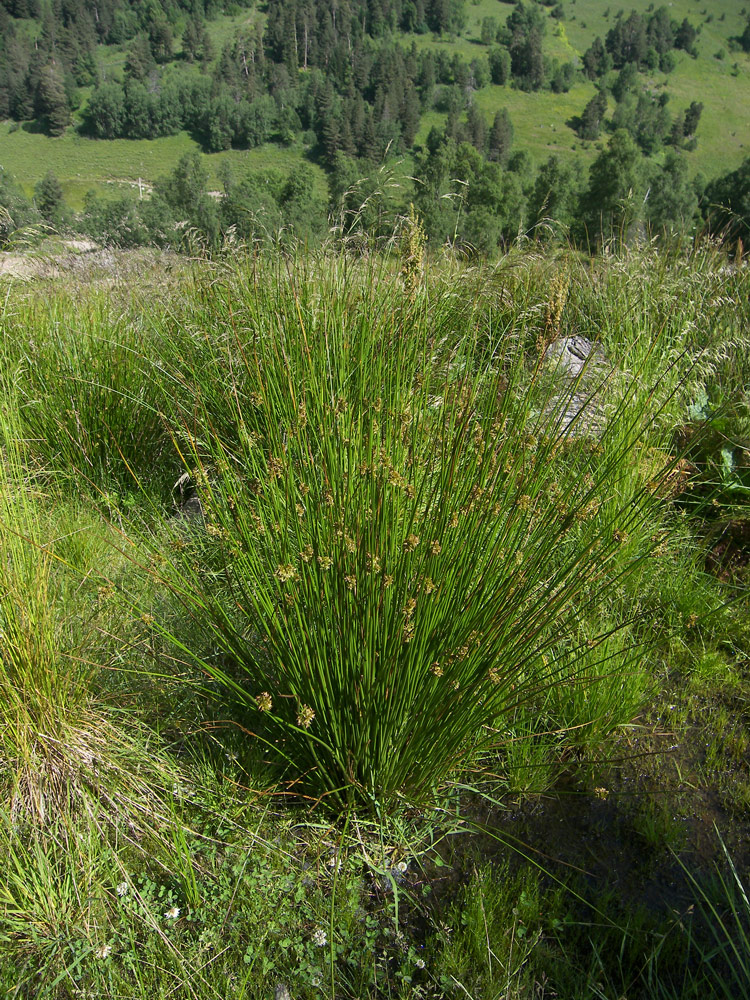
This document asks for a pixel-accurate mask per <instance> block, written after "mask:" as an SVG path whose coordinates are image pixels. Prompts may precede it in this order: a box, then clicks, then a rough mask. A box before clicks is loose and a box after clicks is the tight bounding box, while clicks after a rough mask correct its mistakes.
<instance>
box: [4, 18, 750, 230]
mask: <svg viewBox="0 0 750 1000" xmlns="http://www.w3.org/2000/svg"><path fill="white" fill-rule="evenodd" d="M657 6H658V5H657ZM618 9H619V8H617V7H616V6H609V5H607V4H604V3H601V2H599V0H569V2H568V0H566V3H565V12H566V17H565V19H564V20H562V21H557V20H555V19H553V18H551V17H550V18H549V21H548V27H547V32H546V36H545V40H544V52H545V56H547V57H549V58H552V59H557V60H559V61H561V62H567V61H571V60H572V61H573V62H574V63H575V64H580V58H581V56H582V55H583V53H584V52H585V51H586V49H587V48H588V47H589V45H590V44H591V42H592V41H593V39H594V38H595V37H596V36H597V35H599V36H601V37H602V38H604V37H605V36H606V33H607V31H608V30H609V28H610V27H611V25H612V23H613V21H614V17H615V15H616V13H617V10H618ZM624 9H625V10H626V12H629V11H630V10H636V11H638V12H640V13H642V14H644V15H645V14H647V13H649V12H650V10H651V9H653V4H651V3H650V2H647V0H630V3H629V4H628V5H627V6H626V8H624ZM511 10H512V5H510V4H508V3H501V4H498V3H497V0H479V2H476V3H473V2H472V3H467V5H466V24H465V27H464V29H463V31H462V32H461V34H460V35H456V36H447V35H446V36H443V37H438V36H436V35H433V34H430V33H428V34H408V33H404V34H399V36H398V37H399V39H400V40H401V42H402V43H403V45H405V46H410V45H412V44H415V45H416V46H417V47H418V48H419V49H424V48H432V49H435V50H436V51H444V52H447V53H448V54H449V55H451V56H452V55H454V54H460V55H461V56H462V57H463V58H464V59H467V60H471V59H474V58H477V57H480V56H483V55H484V54H486V52H487V50H488V49H487V46H485V45H483V44H482V43H481V26H482V21H483V20H484V19H485V18H487V17H492V18H495V20H496V21H497V22H498V24H501V23H503V22H504V21H505V19H506V18H507V16H508V14H509V13H510V12H511ZM669 13H670V16H671V17H672V19H673V20H677V21H680V20H681V19H682V18H684V17H687V18H688V19H689V20H690V21H691V23H693V24H694V25H695V26H696V27H697V28H698V29H699V31H700V33H699V35H698V38H697V40H696V48H697V51H698V58H697V59H694V58H692V57H691V56H689V55H687V53H685V52H680V51H677V50H675V52H674V56H675V62H676V65H675V69H674V70H673V71H672V72H671V73H670V74H668V75H666V74H663V73H658V72H657V73H655V74H654V75H653V76H652V77H651V78H649V79H648V80H647V86H649V88H651V89H652V90H654V91H658V90H662V89H664V90H667V91H668V92H669V94H670V98H671V99H670V104H669V110H670V112H671V113H672V114H675V113H676V112H681V111H683V110H684V109H685V108H687V106H688V105H689V104H690V103H691V102H692V101H700V102H702V103H703V105H704V109H703V115H702V118H701V121H700V124H699V128H698V133H697V136H698V142H697V146H696V148H695V149H693V150H689V151H687V152H686V153H685V155H686V157H687V160H688V163H689V166H690V170H691V173H692V174H698V173H702V174H704V175H705V176H706V177H707V178H711V177H713V176H715V175H716V173H717V172H719V170H721V171H726V170H730V169H734V168H735V167H737V166H739V165H740V163H741V162H742V161H743V160H744V159H745V158H746V157H747V156H748V155H750V145H749V143H750V138H749V137H750V111H749V110H748V109H749V108H750V99H749V95H750V54H747V53H744V52H742V51H741V50H738V51H732V50H731V46H730V39H731V38H732V37H735V36H738V35H739V34H741V32H742V30H743V27H744V24H745V14H744V8H742V7H741V6H740V5H739V4H737V3H736V2H734V0H714V2H712V3H711V4H710V5H706V4H703V5H701V2H700V0H675V2H673V3H672V4H670V6H669ZM265 17H266V15H265V12H264V9H263V8H262V7H258V8H256V9H254V10H250V11H244V12H242V13H241V14H238V15H231V16H230V15H222V16H220V17H218V18H216V19H215V20H212V21H210V22H209V23H208V30H209V34H210V35H211V39H212V44H213V47H214V51H215V53H216V55H215V58H214V63H215V62H216V61H217V60H218V58H219V56H220V54H221V50H222V48H223V46H224V45H225V44H226V43H227V42H228V41H230V40H231V39H232V38H233V37H234V36H235V35H236V33H237V31H239V30H241V29H245V28H248V27H252V26H254V25H255V24H256V23H258V24H260V25H261V26H262V25H263V24H264V23H265ZM25 23H26V24H27V25H28V29H29V31H32V32H35V31H38V30H39V25H38V24H37V23H35V22H32V21H29V22H25ZM180 27H181V26H180V25H178V32H177V33H178V35H179V28H180ZM126 49H127V46H126V45H123V46H106V47H105V46H100V49H99V52H100V56H99V63H100V72H101V74H102V76H103V78H104V79H106V78H107V77H108V76H111V75H115V76H121V75H122V71H123V67H124V63H125V57H126ZM176 50H178V46H176ZM210 68H211V67H210V66H209V71H210ZM196 72H198V70H197V69H196ZM594 93H595V89H594V85H593V83H591V82H589V81H587V80H583V79H582V80H578V81H577V82H576V83H575V84H574V86H573V87H572V88H571V89H570V91H569V92H568V93H563V94H554V93H552V92H551V91H548V90H546V91H541V92H537V93H523V92H522V91H520V90H517V89H514V88H513V87H511V86H510V85H508V86H503V87H500V86H494V85H489V86H487V87H484V88H482V89H481V90H479V91H477V92H476V94H475V100H476V102H477V105H478V107H479V108H480V109H481V110H482V112H483V113H484V114H485V116H486V118H487V122H488V124H489V123H491V122H492V119H493V117H494V115H495V113H496V112H497V111H498V110H499V109H501V108H506V109H507V110H508V113H509V114H510V117H511V120H512V122H513V127H514V147H513V148H514V150H527V151H528V152H529V153H530V155H531V158H532V160H533V162H534V164H535V165H536V166H538V165H539V164H541V163H542V162H544V161H545V160H546V159H547V158H548V157H549V156H551V155H552V154H559V155H562V156H564V157H570V156H575V157H577V158H579V159H580V161H581V162H582V163H583V164H584V165H586V166H587V165H588V164H590V163H591V162H592V161H593V160H594V159H595V157H596V156H597V155H598V153H599V151H600V150H601V149H602V148H604V146H605V145H606V141H607V135H606V133H605V134H603V136H602V138H601V139H600V140H599V141H597V142H595V143H594V142H584V141H582V140H580V139H579V138H578V136H577V135H576V133H575V132H574V131H573V129H572V128H571V127H570V126H569V125H568V124H567V123H568V122H570V120H571V119H573V118H574V117H575V116H577V115H580V113H581V112H582V111H583V109H584V107H585V106H586V104H587V102H588V101H589V100H590V99H591V97H592V96H593V95H594ZM81 98H82V101H83V105H84V106H85V102H86V100H87V99H88V91H87V90H86V89H85V88H84V89H82V91H81ZM610 104H611V102H610ZM610 110H611V108H610ZM74 118H75V120H76V124H75V125H74V126H72V127H71V128H70V129H68V131H67V132H66V133H65V135H63V136H60V137H57V138H52V137H50V136H48V135H45V134H43V133H42V132H41V131H37V132H35V131H27V129H26V127H24V126H22V127H20V128H19V127H16V126H14V125H13V124H12V123H11V122H0V166H1V167H2V168H3V169H4V170H5V171H6V172H7V173H9V174H11V175H13V176H14V177H15V178H16V179H17V181H18V182H19V183H20V184H21V186H22V187H23V189H24V191H25V192H26V194H27V195H29V196H31V195H33V190H34V186H35V185H36V184H37V183H38V182H39V181H40V180H41V179H42V178H43V177H44V176H45V175H46V173H47V172H48V171H49V170H51V171H52V172H53V173H54V174H55V175H56V177H57V178H58V179H59V180H60V182H61V184H62V189H63V193H64V196H65V199H66V201H67V202H68V204H69V206H70V207H71V208H72V209H74V210H76V211H79V210H80V209H81V208H82V206H83V199H84V196H85V194H86V192H87V191H89V190H92V189H93V190H95V191H97V192H98V193H100V194H102V193H106V192H108V191H109V192H112V191H116V190H126V189H127V190H135V189H137V181H138V179H139V178H141V179H142V180H143V181H144V182H145V183H146V184H147V185H148V184H152V183H153V182H154V181H155V180H156V179H157V178H158V177H162V176H165V175H166V174H167V173H169V171H170V170H172V169H173V168H174V166H175V164H176V163H177V161H178V160H179V158H180V157H181V156H182V155H184V154H185V153H189V152H194V151H197V152H199V151H200V145H199V143H198V142H197V141H196V140H195V139H194V138H193V137H191V136H190V135H188V134H187V133H181V134H179V135H175V136H169V137H165V138H160V139H154V140H127V139H113V140H93V139H90V138H87V137H85V136H82V135H79V134H78V133H77V132H76V130H75V129H76V126H77V124H78V123H80V109H79V112H77V113H76V115H75V116H74ZM445 120H446V115H445V114H443V113H440V112H438V111H435V110H430V111H427V112H426V113H425V114H424V115H423V116H422V120H421V124H420V129H419V133H418V136H417V141H418V142H422V143H423V142H424V140H425V139H426V137H427V134H428V132H429V129H430V128H431V127H432V126H433V125H442V124H443V123H444V122H445ZM309 154H310V149H309V148H306V147H304V146H303V145H301V144H299V143H298V144H297V145H296V146H294V147H292V148H286V147H282V146H278V145H274V144H267V145H265V146H262V147H260V148H257V149H250V150H228V151H226V152H219V153H211V154H206V153H202V154H201V156H202V160H203V163H204V165H205V167H206V168H207V169H208V171H209V176H210V177H211V179H212V182H215V186H216V187H217V188H218V187H220V185H219V183H218V169H219V166H220V164H221V163H222V162H223V161H224V160H227V159H228V160H229V161H230V162H231V163H232V165H233V166H234V167H235V168H236V170H237V171H238V172H242V171H244V170H247V169H257V170H264V169H269V168H272V169H279V170H281V171H283V172H284V173H288V172H289V171H290V170H291V169H293V168H294V167H295V166H296V165H298V164H299V163H300V162H303V161H305V162H309ZM662 155H663V154H662ZM311 166H312V169H313V170H314V171H315V175H316V185H317V189H318V191H319V193H320V194H326V185H325V174H324V172H323V170H322V169H321V168H320V167H319V166H318V165H317V164H315V163H312V164H311Z"/></svg>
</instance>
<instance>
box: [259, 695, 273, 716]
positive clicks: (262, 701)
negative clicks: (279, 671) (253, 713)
mask: <svg viewBox="0 0 750 1000" xmlns="http://www.w3.org/2000/svg"><path fill="white" fill-rule="evenodd" d="M255 704H256V705H257V706H258V711H259V712H270V711H271V709H272V708H273V699H272V698H271V695H270V694H269V693H268V691H261V693H260V694H259V695H257V697H256V698H255Z"/></svg>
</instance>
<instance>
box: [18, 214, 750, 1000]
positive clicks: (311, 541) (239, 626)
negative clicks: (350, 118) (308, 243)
mask: <svg viewBox="0 0 750 1000" xmlns="http://www.w3.org/2000/svg"><path fill="white" fill-rule="evenodd" d="M357 247H358V250H359V251H361V250H362V244H361V242H360V243H359V244H358V245H357ZM27 264H28V265H29V266H28V268H27V269H26V274H27V277H29V280H28V281H26V282H21V281H17V280H13V279H11V280H10V281H8V280H7V279H6V278H4V277H2V275H0V291H2V296H0V298H1V300H2V303H3V305H2V312H1V313H0V333H1V336H0V345H1V346H0V354H1V357H0V361H2V364H1V365H0V415H1V416H0V448H2V454H3V462H2V464H0V614H1V616H2V617H1V618H0V625H1V627H0V715H1V716H2V718H3V726H2V728H1V729H0V859H2V864H3V872H4V874H3V879H2V880H0V942H2V949H1V950H0V987H2V988H3V989H4V990H5V991H7V992H8V994H9V995H12V996H18V997H29V998H30V997H32V996H33V997H34V998H44V1000H68V998H71V1000H72V998H73V997H80V996H81V995H88V996H96V997H98V998H101V1000H115V998H120V997H123V996H127V997H131V998H139V1000H140V998H143V1000H146V998H148V1000H167V998H175V997H176V998H185V1000H188V998H189V1000H209V998H211V1000H214V998H219V997H221V998H229V997H231V998H237V1000H240V998H242V1000H268V997H271V996H274V995H275V996H276V997H277V998H279V1000H280V998H282V997H287V996H291V997H293V998H294V1000H313V998H322V997H324V998H333V997H337V998H339V1000H384V998H386V997H389V998H399V1000H424V998H433V1000H438V998H450V1000H452V998H454V997H455V998H457V997H466V996H467V995H468V996H472V997H476V998H479V997H482V998H484V997H498V996H503V997H507V998H511V1000H532V998H534V1000H538V998H539V997H541V996H544V997H554V996H558V997H565V998H566V1000H584V998H585V997H590V996H597V997H600V998H606V1000H619V998H621V997H623V996H625V995H627V996H628V997H631V998H634V1000H657V998H659V1000H698V998H705V997H709V996H732V997H735V996H736V997H741V996H747V995H748V992H750V968H748V964H747V954H748V950H747V948H748V930H747V927H748V923H747V921H748V918H749V917H750V911H748V906H747V894H746V889H745V887H746V886H747V885H748V878H747V873H748V870H749V869H750V853H748V844H749V843H750V840H748V833H749V832H750V773H749V772H748V748H749V747H750V727H749V725H748V717H747V712H746V706H747V701H748V697H750V670H749V666H750V630H749V628H748V623H749V622H750V615H748V611H749V610H750V609H749V608H748V597H749V591H748V584H749V583H750V578H749V577H748V573H749V572H750V560H749V558H748V556H749V550H748V537H749V534H748V532H749V526H750V506H749V504H748V492H749V491H750V422H749V417H748V414H749V409H748V407H749V406H750V400H749V399H748V396H747V386H748V385H749V384H750V377H749V375H750V344H748V338H747V330H748V323H749V321H750V316H749V315H748V303H750V295H749V294H748V293H749V292H750V288H749V282H750V270H748V269H747V268H740V269H736V268H734V267H733V266H731V265H730V264H729V263H728V262H727V260H726V258H725V257H724V256H723V255H721V254H719V253H718V252H717V251H716V250H715V249H714V248H704V249H699V250H696V251H694V252H693V253H691V254H690V255H689V256H680V255H677V254H673V255H671V256H670V255H668V254H656V253H655V252H653V251H652V250H650V249H646V250H643V251H637V250H631V251H630V252H628V254H627V256H626V257H624V258H618V257H616V256H614V255H609V256H608V257H606V258H600V259H597V260H594V261H585V262H582V261H581V260H580V259H579V258H577V257H576V256H574V255H572V254H567V253H562V254H557V255H553V256H549V257H544V256H542V255H540V254H534V255H526V254H525V253H524V252H523V251H522V250H514V251H513V252H512V253H511V254H509V255H508V256H507V257H505V258H503V259H501V260H499V261H497V262H496V263H495V264H493V265H491V266H483V267H470V266H467V265H466V264H465V263H462V262H461V261H460V260H457V259H455V258H453V257H451V256H449V255H442V256H439V257H437V258H435V259H432V260H425V258H424V256H423V253H422V241H421V238H420V233H419V230H418V227H417V226H415V225H412V228H411V229H410V230H408V231H407V232H406V233H405V234H404V238H403V239H402V240H401V241H400V249H398V250H394V251H393V252H392V254H391V255H390V256H387V257H382V256H379V255H377V254H375V253H373V254H371V255H367V254H363V253H361V252H359V253H358V254H357V255H356V256H355V255H351V254H347V255H340V254H337V253H335V252H334V251H333V250H331V251H321V252H320V253H319V254H318V255H317V256H315V257H310V256H299V257H295V256H294V254H293V253H291V252H289V251H287V252H285V253H284V255H283V256H281V255H279V256H276V255H274V254H270V253H269V254H264V253H260V254H258V253H255V254H252V255H248V256H245V255H244V254H243V252H242V251H241V249H239V248H238V247H237V246H232V247H231V248H230V252H229V253H227V254H226V255H225V256H222V255H217V256H216V257H215V258H214V259H213V260H210V261H209V260H205V261H201V260H188V259H187V258H185V257H171V256H159V255H156V254H154V253H151V252H149V253H145V252H141V253H140V254H120V255H117V254H112V253H109V252H101V253H93V254H89V255H84V256H76V257H70V258H66V257H64V256H63V257H58V258H57V259H50V258H48V257H38V258H29V259H28V260H27ZM34 273H36V274H37V275H38V277H37V279H34V278H33V277H31V276H32V275H33V274H34ZM55 275H58V277H55ZM573 336H575V337H578V338H589V340H590V342H591V343H592V344H593V345H594V346H593V353H592V354H591V355H590V361H589V364H588V365H587V366H585V367H584V368H583V370H582V371H581V372H579V374H578V375H571V374H568V375H566V374H564V373H562V372H561V370H560V368H559V367H556V365H555V362H554V360H553V359H554V358H556V357H565V356H567V357H568V358H573V359H574V360H575V359H576V358H577V357H578V356H579V355H581V353H582V350H581V349H582V346H584V344H583V342H582V341H581V340H580V339H579V341H578V342H577V347H576V351H577V352H578V354H570V352H569V351H568V349H567V347H566V344H567V345H568V347H569V346H570V342H569V341H567V340H566V338H569V337H573Z"/></svg>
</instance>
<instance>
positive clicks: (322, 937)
mask: <svg viewBox="0 0 750 1000" xmlns="http://www.w3.org/2000/svg"><path fill="white" fill-rule="evenodd" d="M312 943H313V944H314V945H316V946H317V947H318V948H323V947H325V945H327V944H328V935H327V934H326V932H325V931H324V930H323V928H322V927H316V928H315V930H314V931H313V935H312Z"/></svg>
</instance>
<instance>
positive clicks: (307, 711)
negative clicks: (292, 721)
mask: <svg viewBox="0 0 750 1000" xmlns="http://www.w3.org/2000/svg"><path fill="white" fill-rule="evenodd" d="M314 718H315V712H313V710H312V709H311V708H310V706H309V705H300V710H299V712H298V713H297V725H298V726H302V728H303V729H309V728H310V726H311V725H312V721H313V719H314Z"/></svg>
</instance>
